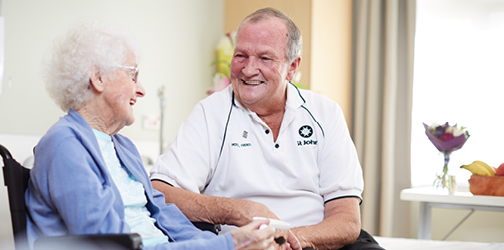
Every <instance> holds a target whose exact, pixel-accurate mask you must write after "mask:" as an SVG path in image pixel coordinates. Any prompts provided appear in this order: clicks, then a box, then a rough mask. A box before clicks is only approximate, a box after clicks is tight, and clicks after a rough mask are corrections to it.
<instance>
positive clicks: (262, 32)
mask: <svg viewBox="0 0 504 250" xmlns="http://www.w3.org/2000/svg"><path fill="white" fill-rule="evenodd" d="M251 30H253V31H254V32H253V33H251ZM252 35H253V36H263V39H266V40H278V39H277V38H280V37H282V36H283V37H285V42H287V38H288V32H287V26H286V25H285V23H284V22H283V21H282V20H281V19H279V18H276V17H270V18H268V19H261V20H259V21H256V22H252V21H249V22H244V23H243V24H242V25H241V27H240V29H239V30H238V33H237V34H236V42H237V43H238V42H239V40H240V38H242V37H244V36H246V37H249V36H252ZM273 35H278V37H274V36H273ZM272 38H275V39H272Z"/></svg>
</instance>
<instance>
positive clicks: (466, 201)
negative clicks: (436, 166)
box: [401, 187, 504, 240]
mask: <svg viewBox="0 0 504 250" xmlns="http://www.w3.org/2000/svg"><path fill="white" fill-rule="evenodd" d="M401 200H404V201H419V202H420V215H419V216H420V217H419V220H418V238H419V239H430V238H431V232H430V228H431V208H432V207H442V208H456V209H470V210H471V212H470V213H469V214H468V215H467V216H466V217H465V218H464V219H462V221H460V222H459V223H458V224H457V225H456V226H455V227H454V228H453V229H452V230H450V232H449V233H448V234H447V235H446V236H445V237H443V240H444V239H446V238H447V237H448V236H449V235H450V234H451V233H452V232H453V231H454V230H455V229H457V228H458V227H459V226H460V225H461V224H462V223H463V222H464V221H465V220H466V219H467V218H469V216H471V214H472V213H473V212H474V211H475V210H490V211H504V197H502V196H487V195H473V194H471V193H470V192H469V190H468V188H465V189H462V188H459V190H457V191H456V192H455V193H454V194H453V195H451V194H449V193H448V190H441V189H436V188H435V187H420V188H408V189H403V190H402V191H401Z"/></svg>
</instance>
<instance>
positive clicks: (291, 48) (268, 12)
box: [236, 8, 303, 62]
mask: <svg viewBox="0 0 504 250" xmlns="http://www.w3.org/2000/svg"><path fill="white" fill-rule="evenodd" d="M270 17H276V18H279V19H281V20H282V21H283V22H284V23H285V26H286V27H287V37H288V38H287V46H286V47H287V48H286V51H285V55H286V56H287V61H288V62H292V61H294V59H296V58H298V57H301V54H302V53H303V36H302V35H301V31H300V30H299V28H298V27H297V26H296V24H295V23H294V21H292V19H290V18H289V17H288V16H287V15H285V14H284V13H282V12H281V11H279V10H277V9H274V8H264V9H259V10H257V11H255V12H254V13H252V14H250V15H248V16H247V17H245V19H243V21H242V22H241V23H240V26H238V30H237V32H236V34H238V32H239V31H240V27H241V26H242V24H244V23H246V22H251V23H258V22H259V21H261V20H263V19H266V18H270Z"/></svg>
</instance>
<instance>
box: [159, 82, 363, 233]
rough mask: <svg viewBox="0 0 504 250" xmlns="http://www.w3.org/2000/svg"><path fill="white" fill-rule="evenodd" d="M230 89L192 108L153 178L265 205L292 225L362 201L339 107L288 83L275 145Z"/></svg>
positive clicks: (354, 159) (352, 148) (358, 168)
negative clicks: (331, 204) (348, 200)
mask: <svg viewBox="0 0 504 250" xmlns="http://www.w3.org/2000/svg"><path fill="white" fill-rule="evenodd" d="M232 91H233V90H232V87H231V86H230V87H228V88H227V89H225V90H223V91H221V92H218V93H214V94H212V95H211V96H209V97H207V98H206V99H204V100H202V101H200V102H199V103H198V104H197V105H196V107H195V108H194V109H193V111H192V112H191V114H190V115H189V117H188V118H187V120H186V121H185V122H184V123H183V124H182V125H181V127H180V130H179V133H178V135H177V138H176V140H175V141H174V142H173V144H172V145H171V146H170V148H169V149H168V151H167V152H166V153H165V154H163V155H161V156H160V157H159V158H158V160H157V162H156V164H155V166H154V167H153V169H152V170H151V179H153V180H156V179H157V180H162V181H165V182H168V183H170V184H172V185H173V186H175V187H180V188H183V189H186V190H189V191H192V192H196V193H202V194H207V195H213V196H220V197H228V198H236V199H248V200H252V201H256V202H260V203H263V204H264V205H266V206H267V207H268V208H269V209H270V210H271V211H272V212H273V213H275V214H276V215H277V216H278V217H279V218H280V219H281V220H283V221H286V222H289V223H291V225H292V226H293V227H297V226H305V225H312V224H317V223H319V222H320V221H322V220H323V217H324V202H327V201H329V200H332V199H336V198H342V197H349V196H353V197H359V198H361V193H362V190H363V186H364V184H363V177H362V169H361V166H360V164H359V160H358V158H357V152H356V150H355V146H354V144H353V142H352V140H351V138H350V134H349V132H348V128H347V124H346V122H345V119H344V116H343V113H342V111H341V108H340V107H339V106H338V104H336V103H335V102H334V101H331V100H330V99H328V98H326V97H324V96H321V95H318V94H315V93H313V92H311V91H307V90H298V89H297V88H296V87H294V86H293V85H291V84H289V85H288V90H287V103H286V107H285V114H284V117H283V121H282V125H281V128H280V133H279V135H278V138H277V140H276V142H275V141H273V133H271V131H270V129H269V127H268V126H267V125H266V123H264V122H263V121H262V120H261V119H260V118H259V117H258V116H257V114H256V113H254V112H252V111H250V110H248V109H247V108H246V107H244V106H243V105H241V104H240V103H239V102H238V101H237V100H236V99H234V98H233V92H232ZM361 199H362V198H361Z"/></svg>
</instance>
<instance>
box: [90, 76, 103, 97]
mask: <svg viewBox="0 0 504 250" xmlns="http://www.w3.org/2000/svg"><path fill="white" fill-rule="evenodd" d="M91 88H93V89H95V90H96V91H98V92H100V93H101V92H102V91H103V81H102V77H101V75H100V72H99V71H98V70H92V71H91V76H90V77H89V85H88V89H91Z"/></svg>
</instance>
